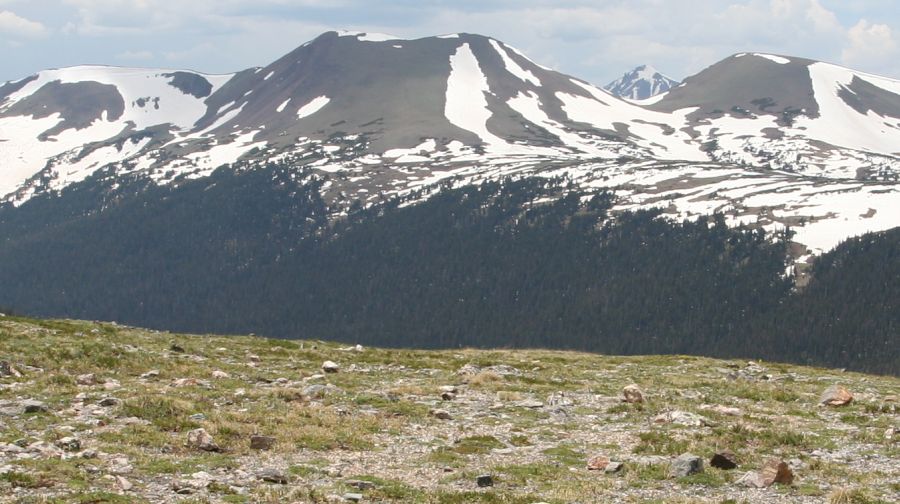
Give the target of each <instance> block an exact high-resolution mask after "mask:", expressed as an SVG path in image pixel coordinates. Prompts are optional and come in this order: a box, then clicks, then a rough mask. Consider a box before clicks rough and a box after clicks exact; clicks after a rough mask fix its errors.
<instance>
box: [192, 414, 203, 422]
mask: <svg viewBox="0 0 900 504" xmlns="http://www.w3.org/2000/svg"><path fill="white" fill-rule="evenodd" d="M188 418H189V419H190V420H193V421H195V422H202V421H204V420H206V415H204V414H203V413H194V414H193V415H191V416H189V417H188Z"/></svg>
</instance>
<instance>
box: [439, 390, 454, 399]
mask: <svg viewBox="0 0 900 504" xmlns="http://www.w3.org/2000/svg"><path fill="white" fill-rule="evenodd" d="M454 399H456V394H454V393H453V392H441V400H442V401H452V400H454Z"/></svg>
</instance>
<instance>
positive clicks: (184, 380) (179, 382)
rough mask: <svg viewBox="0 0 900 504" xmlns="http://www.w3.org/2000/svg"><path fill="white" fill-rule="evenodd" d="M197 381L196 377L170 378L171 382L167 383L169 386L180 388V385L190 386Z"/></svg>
mask: <svg viewBox="0 0 900 504" xmlns="http://www.w3.org/2000/svg"><path fill="white" fill-rule="evenodd" d="M198 383H199V382H198V380H197V379H196V378H178V379H177V380H172V383H171V384H169V386H170V387H175V388H182V387H191V386H193V385H197V384H198Z"/></svg>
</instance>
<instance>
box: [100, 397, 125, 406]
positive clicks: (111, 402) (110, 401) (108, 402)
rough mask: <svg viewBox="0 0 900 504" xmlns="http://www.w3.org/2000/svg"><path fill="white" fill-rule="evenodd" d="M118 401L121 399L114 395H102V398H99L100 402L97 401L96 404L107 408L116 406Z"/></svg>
mask: <svg viewBox="0 0 900 504" xmlns="http://www.w3.org/2000/svg"><path fill="white" fill-rule="evenodd" d="M120 402H122V401H120V400H118V399H116V398H115V397H104V398H103V399H100V402H98V403H97V404H98V405H100V406H102V407H104V408H109V407H112V406H118V404H119V403H120Z"/></svg>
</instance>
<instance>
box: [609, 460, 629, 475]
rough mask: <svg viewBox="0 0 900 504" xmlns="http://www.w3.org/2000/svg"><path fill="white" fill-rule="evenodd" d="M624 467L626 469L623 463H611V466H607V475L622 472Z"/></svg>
mask: <svg viewBox="0 0 900 504" xmlns="http://www.w3.org/2000/svg"><path fill="white" fill-rule="evenodd" d="M623 467H625V464H623V463H621V462H610V463H609V465H608V466H606V470H605V472H606V474H613V473H617V472H619V471H621V470H622V468H623Z"/></svg>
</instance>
